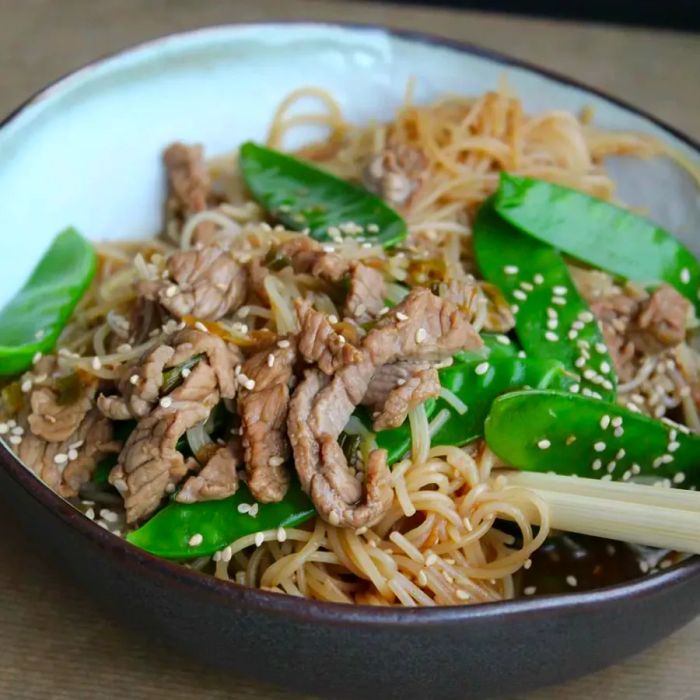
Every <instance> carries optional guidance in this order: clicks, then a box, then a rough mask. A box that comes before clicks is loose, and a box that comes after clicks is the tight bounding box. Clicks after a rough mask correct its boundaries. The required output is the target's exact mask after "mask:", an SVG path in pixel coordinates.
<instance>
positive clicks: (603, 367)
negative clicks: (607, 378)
mask: <svg viewBox="0 0 700 700" xmlns="http://www.w3.org/2000/svg"><path fill="white" fill-rule="evenodd" d="M600 371H601V372H602V373H603V374H609V373H610V365H609V363H607V362H605V360H603V362H601V363H600Z"/></svg>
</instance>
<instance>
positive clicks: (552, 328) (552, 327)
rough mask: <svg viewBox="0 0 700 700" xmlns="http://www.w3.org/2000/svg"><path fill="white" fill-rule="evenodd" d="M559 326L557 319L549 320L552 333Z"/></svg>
mask: <svg viewBox="0 0 700 700" xmlns="http://www.w3.org/2000/svg"><path fill="white" fill-rule="evenodd" d="M557 326H559V321H558V320H557V319H556V318H548V319H547V328H549V330H550V331H554V330H556V329H557Z"/></svg>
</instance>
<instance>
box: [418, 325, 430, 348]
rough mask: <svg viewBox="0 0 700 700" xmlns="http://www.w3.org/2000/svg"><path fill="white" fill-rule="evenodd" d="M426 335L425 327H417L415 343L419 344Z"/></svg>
mask: <svg viewBox="0 0 700 700" xmlns="http://www.w3.org/2000/svg"><path fill="white" fill-rule="evenodd" d="M427 337H428V331H426V330H425V328H419V329H418V330H417V331H416V343H418V345H420V344H421V343H422V342H424V341H425V339H426V338H427Z"/></svg>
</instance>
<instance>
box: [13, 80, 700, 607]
mask: <svg viewBox="0 0 700 700" xmlns="http://www.w3.org/2000/svg"><path fill="white" fill-rule="evenodd" d="M409 92H410V91H409ZM310 104H313V105H314V109H313V110H312V111H311V112H306V111H305V109H304V108H305V107H306V106H308V105H310ZM309 126H314V127H316V128H319V127H320V128H322V129H323V130H324V131H325V134H324V138H323V140H320V141H315V142H311V143H306V145H304V146H303V147H302V148H301V149H298V150H295V151H292V152H290V150H289V143H290V139H293V138H294V134H291V133H290V132H293V131H294V130H295V129H297V128H298V127H304V128H305V127H309ZM236 145H237V144H236V142H235V141H232V143H231V147H232V148H233V147H234V146H236ZM609 156H622V157H627V158H637V159H640V162H639V165H638V166H637V167H639V168H644V167H645V163H644V162H643V161H642V160H641V159H649V158H657V157H677V156H675V155H674V154H673V153H671V151H670V150H669V148H668V147H667V146H666V145H664V144H662V143H660V142H658V141H657V140H655V139H652V138H651V137H649V136H645V135H639V134H632V133H620V132H614V133H613V132H607V131H603V130H601V129H599V128H597V127H596V126H594V119H593V115H592V114H589V113H583V114H580V115H574V114H571V113H569V112H565V111H560V110H552V111H548V112H542V113H539V114H528V113H526V112H525V111H524V110H523V106H522V104H521V102H520V100H519V99H518V98H517V97H515V96H513V95H512V94H511V93H510V92H508V91H507V90H506V89H503V90H500V91H498V92H489V93H487V94H485V95H482V96H480V97H457V96H447V97H445V98H444V99H440V100H438V101H436V102H434V103H432V104H427V105H418V104H414V103H413V101H412V99H411V96H410V94H409V95H408V96H407V98H406V100H405V103H404V104H403V105H402V106H401V107H400V108H399V109H398V111H397V113H396V115H395V118H394V119H393V120H392V121H390V122H386V123H383V122H382V123H370V124H367V125H355V124H351V123H348V122H346V121H345V120H344V118H343V115H342V113H341V109H340V107H339V105H338V104H337V102H336V101H335V100H334V99H333V97H332V96H331V95H330V94H328V93H326V92H325V91H322V90H319V89H314V88H307V89H302V90H298V91H296V92H294V93H292V94H291V95H289V96H288V97H287V98H286V99H284V101H283V102H282V103H281V105H280V107H279V109H278V111H277V112H276V114H275V115H274V117H273V119H272V126H271V128H270V130H269V135H268V140H267V143H266V144H265V145H262V144H257V143H252V142H248V143H244V144H243V145H241V146H240V147H239V148H237V150H235V152H233V153H231V154H230V155H226V156H223V157H216V158H212V159H209V160H207V159H205V155H204V153H203V150H202V148H201V146H199V145H196V144H192V145H190V144H183V143H174V144H172V145H170V146H168V147H167V148H166V149H165V151H164V154H163V163H164V171H165V179H166V182H167V198H166V201H165V204H164V223H163V227H162V230H161V231H160V233H158V235H156V236H155V237H154V238H152V239H150V240H140V241H128V242H120V243H91V242H88V241H87V240H86V239H85V238H83V237H82V236H81V235H80V234H79V233H78V232H77V231H75V230H74V229H72V228H68V229H66V230H65V231H63V232H61V233H60V234H58V235H57V237H56V238H55V239H54V242H53V244H52V246H51V248H50V249H49V250H48V251H47V252H46V253H45V255H44V257H43V258H42V259H41V261H40V262H39V264H38V266H37V267H36V268H35V270H34V272H33V273H32V275H31V277H30V278H29V279H28V280H27V282H26V284H25V286H24V287H23V289H22V290H20V291H19V292H18V293H17V295H16V296H15V297H14V298H13V299H11V300H10V301H9V302H8V304H7V305H6V306H5V308H4V309H3V310H2V311H1V312H0V374H2V375H3V383H2V387H3V388H2V402H1V404H0V411H1V414H2V415H1V417H0V421H1V422H0V433H1V435H0V437H1V438H2V440H3V442H4V444H5V445H6V446H7V447H8V448H9V449H10V450H12V451H13V452H14V453H15V454H16V456H17V457H18V458H19V460H20V461H21V462H22V463H23V464H24V465H25V466H26V467H27V468H28V469H29V470H31V471H32V472H33V473H34V474H36V476H37V477H39V478H40V479H41V480H42V481H43V482H44V483H45V484H46V485H47V486H48V487H49V488H51V489H53V490H54V491H55V492H56V493H58V494H59V495H60V496H62V497H64V498H65V499H67V500H69V502H70V503H72V504H73V505H74V506H75V507H76V508H77V509H79V510H80V511H81V512H82V513H84V515H85V516H86V517H87V518H89V519H91V520H94V521H95V522H96V523H97V524H98V525H100V526H101V527H103V528H104V529H106V530H108V531H109V532H111V533H113V535H115V536H118V537H122V538H125V539H126V540H128V541H129V542H131V543H132V545H134V546H136V547H139V548H141V549H143V550H146V551H147V552H150V553H152V554H154V555H156V556H159V557H163V558H166V559H170V560H173V561H177V562H180V563H181V564H182V565H183V566H187V567H189V568H191V569H193V570H196V571H199V572H201V574H203V575H213V576H216V577H217V578H219V579H222V580H225V581H230V582H231V583H232V584H234V583H235V584H242V585H246V586H253V587H258V588H261V589H264V590H268V591H274V592H277V593H284V594H288V595H293V596H299V597H305V598H312V599H316V600H323V601H333V602H339V603H357V604H369V605H395V606H433V605H457V604H472V603H482V602H491V601H498V600H502V599H508V598H513V597H517V596H521V595H539V594H542V593H553V592H559V591H573V590H581V589H582V588H594V587H600V586H604V585H609V584H611V583H616V582H619V581H624V580H627V579H630V578H634V577H637V576H641V575H644V574H646V573H647V572H650V571H651V572H654V571H656V570H658V569H661V568H665V567H667V566H669V565H670V564H672V563H673V562H675V561H677V560H678V559H680V558H681V557H682V556H684V555H685V554H687V553H692V552H697V551H700V544H699V542H700V534H699V525H698V519H697V518H698V513H699V512H700V507H699V505H698V501H697V500H696V496H697V497H698V498H700V496H698V495H697V494H695V493H693V492H694V491H695V489H696V487H697V485H698V484H699V483H700V437H698V435H697V434H696V431H697V430H698V429H699V428H700V420H699V419H698V402H700V374H699V372H700V363H699V361H698V353H697V352H696V350H695V349H694V348H693V342H692V339H693V335H694V334H695V333H696V330H697V325H698V323H697V320H696V313H697V309H698V306H699V305H700V301H699V300H698V289H699V286H700V267H699V266H698V263H697V261H696V260H695V258H694V257H693V255H692V254H691V253H690V252H689V251H688V250H687V249H686V248H684V247H683V245H682V244H681V243H680V242H679V241H677V240H676V239H675V238H674V237H673V236H672V235H671V233H669V232H666V231H664V230H663V229H661V228H660V227H659V226H658V225H657V224H656V223H653V222H652V221H650V220H649V219H647V218H645V217H644V212H643V211H641V210H640V209H635V210H634V211H632V210H630V209H628V208H627V207H626V203H624V202H620V201H618V200H617V199H616V193H615V186H614V183H613V181H612V180H611V179H610V177H609V176H608V175H607V173H606V169H605V160H606V158H607V157H609ZM635 205H636V206H637V207H639V206H640V203H639V202H636V203H635ZM66 223H69V222H66ZM114 225H115V230H117V231H118V227H119V222H118V221H115V222H114ZM85 233H86V234H88V235H89V233H90V232H89V231H88V232H85ZM613 514H614V515H615V517H613Z"/></svg>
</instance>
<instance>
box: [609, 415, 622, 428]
mask: <svg viewBox="0 0 700 700" xmlns="http://www.w3.org/2000/svg"><path fill="white" fill-rule="evenodd" d="M610 424H611V425H612V427H613V428H619V427H620V426H621V425H622V416H615V418H613V419H612V420H611V421H610Z"/></svg>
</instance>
